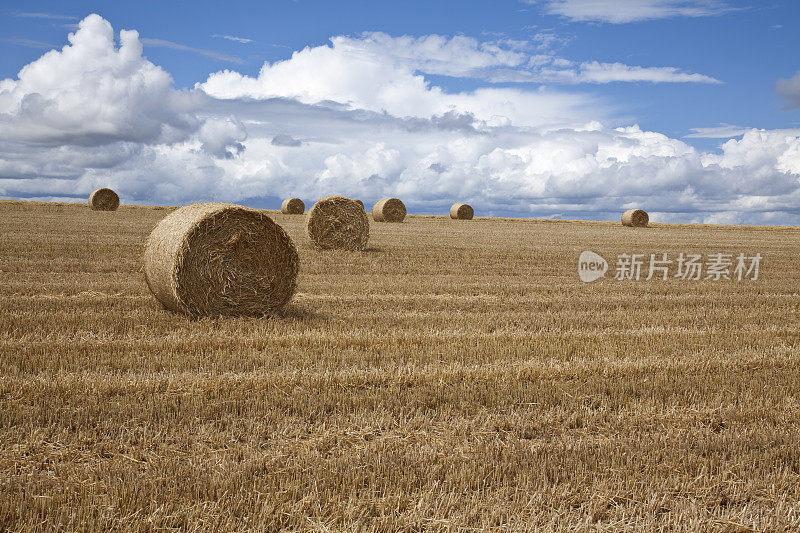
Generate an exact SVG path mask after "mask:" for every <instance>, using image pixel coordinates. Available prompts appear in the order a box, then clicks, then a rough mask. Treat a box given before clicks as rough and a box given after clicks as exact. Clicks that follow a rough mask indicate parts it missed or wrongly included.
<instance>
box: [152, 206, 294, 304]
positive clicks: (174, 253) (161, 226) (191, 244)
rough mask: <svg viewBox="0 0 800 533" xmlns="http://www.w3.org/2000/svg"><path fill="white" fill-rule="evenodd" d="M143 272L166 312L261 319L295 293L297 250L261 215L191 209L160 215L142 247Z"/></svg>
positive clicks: (215, 208)
mask: <svg viewBox="0 0 800 533" xmlns="http://www.w3.org/2000/svg"><path fill="white" fill-rule="evenodd" d="M142 259H143V263H144V265H143V266H144V274H145V280H146V282H147V285H148V287H149V288H150V290H151V291H152V293H153V295H154V296H155V297H156V299H158V300H159V301H160V302H161V303H162V304H163V305H164V307H166V308H167V309H170V310H172V311H175V312H180V313H185V314H188V315H192V316H242V315H244V316H259V315H265V314H270V313H273V312H275V311H278V310H280V309H281V308H282V307H283V306H285V305H286V304H287V303H288V302H289V300H290V299H291V298H292V296H293V295H294V292H295V289H296V278H297V273H298V270H299V258H298V255H297V249H296V248H295V246H294V244H293V243H292V241H291V239H290V238H289V236H288V235H287V234H286V232H285V231H284V230H283V228H281V227H280V226H279V225H278V224H276V223H275V222H273V221H272V219H271V218H270V217H269V216H267V215H266V214H265V213H263V212H262V211H259V210H256V209H250V208H247V207H243V206H239V205H235V204H227V203H205V204H192V205H189V206H185V207H181V208H179V209H177V210H176V211H173V212H172V213H171V214H169V215H168V216H166V217H165V218H164V219H162V220H161V222H159V223H158V224H157V225H156V227H155V228H154V229H153V231H152V232H151V234H150V236H149V238H148V239H147V243H146V244H145V249H144V254H143V258H142Z"/></svg>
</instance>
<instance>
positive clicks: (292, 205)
mask: <svg viewBox="0 0 800 533" xmlns="http://www.w3.org/2000/svg"><path fill="white" fill-rule="evenodd" d="M305 212H306V204H304V203H303V200H301V199H300V198H287V199H286V200H284V201H283V203H282V204H281V213H283V214H284V215H302V214H303V213H305Z"/></svg>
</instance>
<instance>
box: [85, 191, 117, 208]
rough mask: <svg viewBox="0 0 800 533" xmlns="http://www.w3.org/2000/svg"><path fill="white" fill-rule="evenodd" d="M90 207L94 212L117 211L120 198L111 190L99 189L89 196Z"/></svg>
mask: <svg viewBox="0 0 800 533" xmlns="http://www.w3.org/2000/svg"><path fill="white" fill-rule="evenodd" d="M89 207H91V208H92V209H93V210H94V211H116V209H117V208H118V207H119V196H118V195H117V193H115V192H114V191H112V190H111V189H106V188H102V189H97V190H96V191H94V192H93V193H92V194H90V195H89Z"/></svg>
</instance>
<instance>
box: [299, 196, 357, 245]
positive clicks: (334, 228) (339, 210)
mask: <svg viewBox="0 0 800 533" xmlns="http://www.w3.org/2000/svg"><path fill="white" fill-rule="evenodd" d="M306 230H308V236H309V238H310V239H311V242H312V243H314V246H316V247H317V248H320V249H322V250H363V249H364V248H366V247H367V241H368V240H369V218H367V214H366V213H365V212H364V209H363V208H362V207H361V206H360V205H358V202H356V201H355V200H351V199H350V198H346V197H344V196H328V197H325V198H323V199H322V200H320V201H319V202H317V203H315V204H314V206H313V207H312V208H311V211H309V212H308V219H307V221H306Z"/></svg>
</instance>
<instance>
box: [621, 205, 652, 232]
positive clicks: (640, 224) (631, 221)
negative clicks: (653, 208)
mask: <svg viewBox="0 0 800 533" xmlns="http://www.w3.org/2000/svg"><path fill="white" fill-rule="evenodd" d="M648 222H650V217H649V216H648V215H647V213H646V212H644V211H642V210H641V209H628V210H627V211H625V212H624V213H622V225H623V226H631V227H634V228H644V227H647V223H648Z"/></svg>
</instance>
